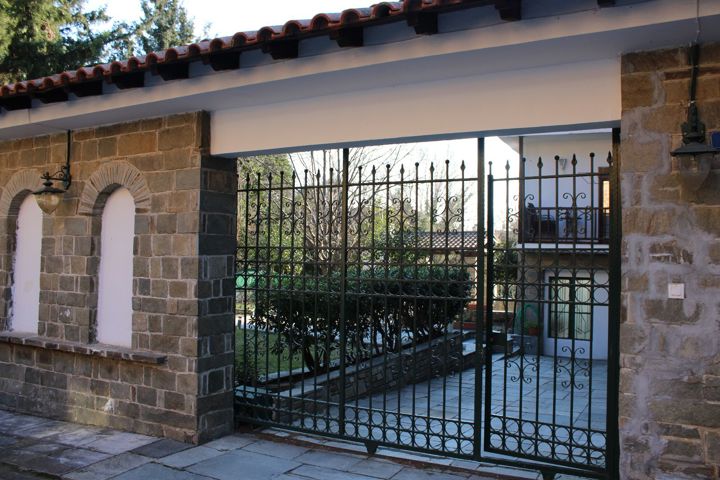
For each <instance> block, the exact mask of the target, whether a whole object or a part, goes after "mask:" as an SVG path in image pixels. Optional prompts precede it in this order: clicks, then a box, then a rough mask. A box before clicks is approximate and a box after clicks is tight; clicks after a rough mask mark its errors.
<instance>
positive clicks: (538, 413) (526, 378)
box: [294, 355, 607, 465]
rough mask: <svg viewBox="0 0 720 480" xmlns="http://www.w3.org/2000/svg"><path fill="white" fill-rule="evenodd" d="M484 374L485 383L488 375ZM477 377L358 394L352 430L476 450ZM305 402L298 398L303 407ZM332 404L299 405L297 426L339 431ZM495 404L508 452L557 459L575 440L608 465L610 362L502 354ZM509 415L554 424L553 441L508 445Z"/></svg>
mask: <svg viewBox="0 0 720 480" xmlns="http://www.w3.org/2000/svg"><path fill="white" fill-rule="evenodd" d="M521 372H522V374H521ZM481 373H482V374H481V381H482V382H484V381H485V375H484V372H481ZM475 382H476V371H475V369H474V368H470V369H467V370H465V371H463V372H458V373H455V374H451V375H447V376H438V377H437V378H434V379H432V380H429V381H425V382H421V383H418V384H414V385H405V386H403V387H402V388H399V389H394V390H387V391H384V392H382V393H378V394H375V395H372V396H365V397H361V398H358V399H355V400H352V401H350V402H348V405H347V406H346V410H345V419H346V424H345V432H346V434H347V435H349V436H357V437H358V438H361V439H366V438H367V439H373V440H378V441H384V442H390V443H396V444H399V445H404V446H409V447H417V448H423V449H429V450H436V451H438V452H440V453H443V452H444V453H450V454H461V455H468V456H472V454H473V439H474V438H475V436H476V435H479V434H480V432H478V431H477V430H478V429H477V428H476V424H475V423H474V421H473V420H474V416H475V409H476V408H478V409H480V412H481V416H480V418H484V410H485V405H484V402H483V401H480V402H476V397H475V388H476V385H475ZM305 402H306V403H308V401H307V400H306V401H305ZM301 403H302V402H301V400H300V399H298V400H297V401H296V402H295V405H298V406H300V405H301ZM316 403H319V402H316ZM325 403H326V402H323V404H325ZM329 405H330V406H329V408H326V409H320V413H319V414H316V415H304V414H303V412H302V411H299V410H298V412H296V413H297V416H298V417H300V418H299V419H298V420H296V421H295V422H294V423H295V426H297V427H303V428H307V429H309V430H314V431H318V432H328V433H334V434H336V433H338V429H339V421H338V418H339V408H338V407H337V406H336V404H333V403H330V404H329ZM491 409H492V410H491V412H492V413H491V414H492V416H493V420H492V422H493V423H492V425H493V428H494V432H497V433H498V435H493V437H492V441H493V442H494V444H497V445H496V446H499V445H505V446H504V447H503V448H505V449H507V450H508V453H512V452H518V451H523V452H525V453H534V454H535V455H538V456H540V457H544V458H552V457H553V455H554V454H553V453H552V452H553V451H555V450H554V447H555V445H556V444H557V445H558V446H559V448H560V449H561V450H562V449H564V446H563V445H564V444H568V445H573V450H572V451H573V453H574V454H575V455H577V456H578V457H580V458H583V459H585V457H587V459H586V460H587V462H588V463H591V464H593V465H594V464H600V465H602V463H603V462H604V453H602V451H603V450H604V447H605V438H604V433H603V432H604V431H605V428H606V412H607V362H605V361H601V360H595V361H593V362H592V363H590V362H588V361H587V360H581V359H580V360H575V361H574V362H573V361H571V360H570V359H569V358H553V357H547V356H541V357H535V356H529V355H528V356H516V357H511V358H508V359H505V358H504V357H503V356H502V355H494V356H493V375H492V402H491ZM505 418H507V419H510V422H514V421H515V420H518V421H523V422H526V423H529V424H543V423H544V424H545V425H548V426H546V427H542V428H543V429H544V430H547V432H545V433H547V435H546V437H547V438H552V439H553V440H552V442H551V441H544V442H539V443H538V442H534V441H533V440H532V439H530V438H528V439H525V440H524V441H523V444H522V445H518V443H517V442H516V441H514V439H513V438H507V437H506V440H505V443H503V441H502V440H501V439H500V436H499V435H500V434H501V433H500V432H503V431H502V430H501V427H500V426H499V425H501V422H502V420H503V419H505ZM515 425H516V424H515ZM549 425H552V426H553V427H552V429H551V427H550V426H549ZM513 426H514V424H512V423H511V424H510V425H509V426H507V427H506V429H507V430H506V432H507V433H508V434H510V433H512V428H513ZM480 427H481V428H482V423H481V424H480ZM499 429H500V430H499ZM571 429H572V432H573V435H574V437H573V439H572V441H571V439H570V435H571V433H570V432H571ZM588 429H590V430H591V431H592V433H590V432H588V431H587V430H588ZM544 430H543V431H544ZM549 432H552V433H549ZM586 432H587V433H586ZM509 437H512V435H509ZM561 459H562V460H566V458H565V457H563V458H561ZM576 461H577V460H576ZM583 461H584V460H583Z"/></svg>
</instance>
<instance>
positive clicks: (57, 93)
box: [33, 88, 68, 103]
mask: <svg viewBox="0 0 720 480" xmlns="http://www.w3.org/2000/svg"><path fill="white" fill-rule="evenodd" d="M33 97H35V98H37V99H38V100H40V101H41V102H42V103H55V102H64V101H66V100H67V99H68V91H67V90H66V89H65V88H53V89H52V90H46V91H43V92H33Z"/></svg>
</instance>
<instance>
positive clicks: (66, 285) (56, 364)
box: [0, 113, 236, 442]
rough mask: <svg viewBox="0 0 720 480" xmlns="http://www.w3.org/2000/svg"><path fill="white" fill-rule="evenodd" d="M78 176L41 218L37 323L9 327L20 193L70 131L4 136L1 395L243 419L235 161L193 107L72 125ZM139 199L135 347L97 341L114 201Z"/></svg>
mask: <svg viewBox="0 0 720 480" xmlns="http://www.w3.org/2000/svg"><path fill="white" fill-rule="evenodd" d="M72 138H73V141H72V155H71V161H70V163H71V170H72V175H73V183H72V186H71V188H70V189H69V191H68V192H67V193H66V194H65V196H64V200H63V202H62V204H61V205H60V207H59V208H58V209H57V210H56V211H55V213H53V214H52V215H45V217H44V221H43V222H44V223H43V230H44V232H43V242H42V264H41V277H40V283H41V296H40V315H39V329H38V335H37V336H34V335H31V336H28V335H18V334H13V333H12V332H7V331H5V332H2V330H7V328H6V327H7V324H8V315H9V309H10V306H11V302H12V299H11V295H10V286H11V284H12V254H13V249H14V244H13V243H14V232H15V221H16V216H17V210H18V206H19V204H20V202H21V201H22V199H23V198H25V196H26V195H28V194H29V193H30V192H31V191H32V190H34V189H35V188H38V187H39V186H40V180H39V175H40V173H41V172H44V171H46V170H49V171H50V172H51V173H52V172H54V171H56V170H57V169H58V167H59V165H60V164H62V163H64V161H65V152H66V135H65V134H64V133H62V134H57V135H50V136H43V137H36V138H28V139H20V140H14V141H7V142H2V143H0V188H1V190H0V292H2V297H1V300H0V408H9V409H12V410H15V411H21V412H28V413H35V414H39V415H44V416H50V417H55V418H61V419H64V420H71V421H76V422H81V423H89V424H94V425H107V426H111V427H113V428H119V429H124V430H130V431H135V432H139V433H145V434H152V435H159V436H166V437H170V438H174V439H178V440H182V441H190V442H199V441H204V440H207V439H210V438H213V437H215V436H218V435H221V434H223V433H226V432H229V431H230V429H231V428H232V380H231V379H232V368H233V360H232V358H233V341H232V336H233V309H234V300H233V299H234V290H233V289H232V288H231V287H232V284H233V271H234V269H233V256H234V249H235V246H234V237H235V234H234V229H235V222H234V215H235V204H236V202H235V191H236V187H235V182H236V179H235V162H234V161H232V160H227V159H215V158H211V157H210V156H209V155H208V146H209V118H208V116H207V115H206V114H204V113H189V114H183V115H174V116H169V117H164V118H153V119H147V120H142V121H137V122H132V123H124V124H118V125H110V126H103V127H97V128H93V129H86V130H78V131H75V132H73V137H72ZM118 187H125V188H127V189H128V190H129V191H130V192H131V194H132V195H133V198H134V199H135V205H136V220H135V242H134V265H133V277H134V280H133V318H132V324H133V334H132V347H131V348H129V349H123V348H118V347H112V346H105V345H98V344H96V343H95V338H94V326H95V321H96V308H97V296H98V285H97V274H98V267H99V262H100V250H101V247H102V246H101V245H100V228H101V215H102V210H103V206H104V201H105V200H106V199H107V197H108V196H109V194H110V193H112V191H114V189H116V188H118Z"/></svg>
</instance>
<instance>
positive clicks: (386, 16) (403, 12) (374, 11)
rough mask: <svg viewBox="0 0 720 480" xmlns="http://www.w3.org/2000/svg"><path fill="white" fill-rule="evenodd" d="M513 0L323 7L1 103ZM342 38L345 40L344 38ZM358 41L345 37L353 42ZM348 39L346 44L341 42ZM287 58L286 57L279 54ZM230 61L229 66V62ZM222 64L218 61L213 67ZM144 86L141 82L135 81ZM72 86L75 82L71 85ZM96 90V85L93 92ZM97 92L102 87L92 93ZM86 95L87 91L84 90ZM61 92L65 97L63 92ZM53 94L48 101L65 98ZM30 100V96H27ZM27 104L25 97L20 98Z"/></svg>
mask: <svg viewBox="0 0 720 480" xmlns="http://www.w3.org/2000/svg"><path fill="white" fill-rule="evenodd" d="M507 1H508V0H404V1H402V2H381V3H378V4H375V5H372V6H370V7H368V8H350V9H346V10H344V11H342V12H339V13H319V14H317V15H315V16H314V17H313V18H312V19H308V20H290V21H288V22H286V23H285V24H284V25H281V26H267V27H263V28H261V29H259V30H258V31H256V32H237V33H235V34H234V35H232V36H226V37H219V38H213V39H212V40H203V41H201V42H197V43H193V44H191V45H185V46H179V47H172V48H169V49H167V50H165V51H162V52H151V53H149V54H147V55H144V56H133V57H130V58H129V59H127V60H124V61H114V62H111V63H107V64H101V65H95V66H91V67H81V68H78V69H77V70H75V71H65V72H61V73H58V74H55V75H50V76H47V77H44V78H40V79H35V80H28V81H23V82H17V83H14V84H8V85H3V86H2V87H0V107H5V108H26V107H23V106H20V107H9V105H10V104H12V105H16V104H17V102H16V103H12V102H13V97H20V96H28V95H30V96H33V95H42V94H43V93H44V92H48V91H51V90H54V89H61V88H62V89H71V90H72V91H75V93H77V94H78V95H81V93H79V92H78V91H76V90H78V89H82V88H83V84H85V83H87V82H97V80H99V79H104V80H105V81H106V82H108V83H113V82H114V81H118V82H119V79H120V78H121V77H123V76H124V75H129V74H133V73H136V72H143V71H151V72H153V73H156V72H157V67H158V66H161V65H163V64H166V63H168V64H170V63H178V62H191V61H196V60H202V61H203V62H204V63H210V64H213V61H212V56H218V55H222V54H228V55H233V54H238V55H239V54H240V53H241V52H243V51H246V50H252V49H262V50H263V51H270V52H271V53H273V56H274V55H275V54H274V52H272V49H271V48H270V46H271V44H273V43H276V42H278V41H285V40H287V41H299V40H302V39H304V38H309V37H314V36H319V35H331V36H332V38H335V39H337V38H338V34H337V32H338V31H342V30H343V29H347V28H349V27H352V28H358V27H359V28H363V27H367V26H372V25H376V24H380V23H387V22H393V21H401V20H408V17H409V16H411V15H415V14H416V13H417V12H431V13H443V12H448V11H452V10H458V9H461V8H470V7H477V6H485V5H495V7H496V8H498V9H500V8H501V7H502V6H503V5H505V4H506V3H507ZM338 41H340V40H338ZM352 44H353V43H345V45H352ZM341 45H342V44H341ZM278 58H281V57H278ZM228 65H229V66H228ZM237 66H239V62H237V61H235V62H227V63H218V64H217V69H223V68H237ZM215 67H216V65H215V64H213V68H215ZM134 86H139V84H137V85H134ZM71 87H72V88H71ZM95 91H96V90H95V89H93V92H95ZM88 94H97V93H88ZM81 96H82V95H81ZM58 98H60V97H58ZM61 99H62V98H60V99H58V100H47V101H60V100H61ZM27 103H29V102H27ZM20 105H24V103H22V102H21V103H20Z"/></svg>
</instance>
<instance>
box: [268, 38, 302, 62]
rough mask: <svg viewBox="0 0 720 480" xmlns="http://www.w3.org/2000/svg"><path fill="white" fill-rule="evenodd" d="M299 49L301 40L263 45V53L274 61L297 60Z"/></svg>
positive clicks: (280, 41) (279, 41) (278, 41)
mask: <svg viewBox="0 0 720 480" xmlns="http://www.w3.org/2000/svg"><path fill="white" fill-rule="evenodd" d="M299 47H300V41H299V40H277V41H274V42H267V43H265V44H263V46H262V51H263V52H264V53H269V54H270V56H272V58H273V60H284V59H287V58H297V57H298V51H299Z"/></svg>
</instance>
